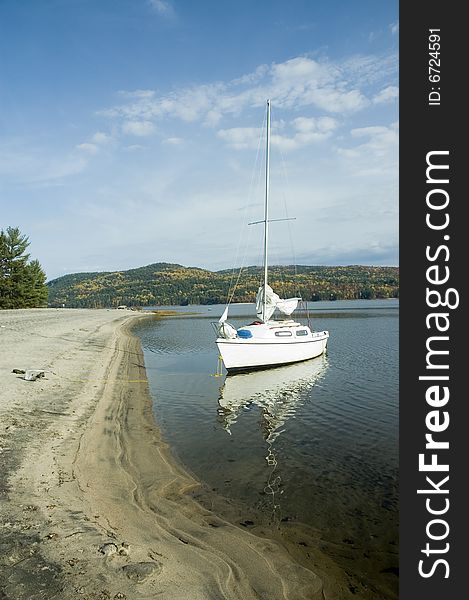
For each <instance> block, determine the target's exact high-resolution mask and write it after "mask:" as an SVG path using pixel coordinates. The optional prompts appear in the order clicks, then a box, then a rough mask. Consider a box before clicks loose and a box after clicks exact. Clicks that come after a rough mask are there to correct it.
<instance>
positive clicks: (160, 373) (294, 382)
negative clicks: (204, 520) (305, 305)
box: [136, 300, 399, 598]
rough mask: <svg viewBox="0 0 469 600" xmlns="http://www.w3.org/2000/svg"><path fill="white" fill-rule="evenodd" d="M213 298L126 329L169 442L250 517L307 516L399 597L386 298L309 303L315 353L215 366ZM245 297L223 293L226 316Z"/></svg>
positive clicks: (246, 317) (332, 546)
mask: <svg viewBox="0 0 469 600" xmlns="http://www.w3.org/2000/svg"><path fill="white" fill-rule="evenodd" d="M165 308H166V307H165ZM223 308H224V307H222V306H211V307H206V306H200V307H194V306H190V307H184V308H182V307H174V309H175V310H177V311H178V312H180V313H181V315H180V316H177V317H173V318H165V319H161V320H151V321H147V322H142V323H141V324H139V326H138V328H137V329H136V333H137V334H138V335H139V336H140V338H141V340H142V346H143V349H144V355H145V364H146V368H147V373H148V378H149V383H150V389H151V392H152V396H153V398H154V408H155V414H156V418H157V421H158V423H159V425H160V426H161V428H162V430H163V433H164V435H165V438H166V440H167V441H168V442H169V444H170V445H171V448H172V449H173V452H174V454H175V455H176V456H177V457H178V459H179V460H180V461H181V462H182V463H183V464H184V465H185V466H186V467H187V468H188V469H189V470H190V471H192V472H193V473H194V474H195V476H196V477H197V478H199V479H200V480H201V481H203V482H204V483H205V484H206V485H207V487H208V488H209V489H211V490H213V491H214V492H216V493H217V494H219V495H222V496H224V497H226V498H228V499H230V500H232V501H233V503H236V505H237V506H238V507H239V506H241V507H245V508H246V514H248V515H255V517H251V520H254V519H256V520H259V519H260V520H264V522H265V523H268V524H270V525H271V526H272V525H278V527H279V529H281V526H282V524H284V523H299V524H305V525H306V526H309V528H313V529H314V531H315V532H316V535H317V537H318V539H319V540H320V541H321V547H322V550H323V551H324V552H325V553H326V554H328V555H329V556H330V557H331V558H333V560H334V561H336V562H337V563H338V564H339V565H340V566H341V568H342V569H344V570H345V571H346V572H347V573H352V574H353V575H354V576H356V577H358V579H359V580H362V581H366V584H368V585H369V586H371V589H376V590H378V591H379V594H378V592H377V595H376V597H377V598H378V597H389V598H393V597H397V596H396V594H397V564H398V557H397V552H398V546H397V543H398V537H397V536H398V531H397V529H398V505H397V478H398V315H399V303H398V301H397V300H374V301H365V300H362V301H337V302H317V303H312V304H311V305H310V311H311V316H312V317H313V319H312V325H313V328H314V329H316V330H323V329H327V330H329V332H330V339H329V345H328V351H327V355H326V356H323V357H319V358H317V359H313V360H311V361H307V362H305V363H299V364H297V365H291V366H287V367H281V368H277V369H270V370H267V371H260V372H255V373H250V374H244V375H232V376H226V375H223V376H222V377H216V376H214V375H215V374H216V373H217V368H218V366H219V365H218V364H217V362H218V358H217V357H218V353H217V348H216V346H215V343H214V337H215V336H214V332H213V330H212V327H211V325H210V322H211V321H215V320H217V319H218V318H219V316H220V315H221V313H222V312H223ZM252 308H253V307H252V305H234V306H233V307H232V308H230V316H229V321H230V322H232V323H233V324H234V325H236V326H239V325H241V324H244V323H246V322H249V321H250V320H252V318H253V314H252V312H251V311H252ZM189 313H197V314H195V315H194V314H189ZM227 516H228V518H229V515H227ZM251 520H248V521H246V523H247V524H250V523H251ZM246 523H245V524H246ZM369 597H371V596H369Z"/></svg>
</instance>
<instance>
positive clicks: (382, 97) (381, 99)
mask: <svg viewBox="0 0 469 600" xmlns="http://www.w3.org/2000/svg"><path fill="white" fill-rule="evenodd" d="M398 97H399V88H398V87H397V86H395V85H388V86H387V87H385V88H384V89H382V90H381V91H379V92H378V93H377V94H375V96H373V100H372V101H373V104H386V103H387V102H392V101H393V100H395V99H396V98H398Z"/></svg>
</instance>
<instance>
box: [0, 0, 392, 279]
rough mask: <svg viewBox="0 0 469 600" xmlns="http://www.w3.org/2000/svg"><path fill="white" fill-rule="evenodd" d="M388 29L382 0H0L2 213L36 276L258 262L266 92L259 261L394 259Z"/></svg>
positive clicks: (388, 13) (0, 220)
mask: <svg viewBox="0 0 469 600" xmlns="http://www.w3.org/2000/svg"><path fill="white" fill-rule="evenodd" d="M398 35H399V25H398V3H397V2H394V1H393V2H391V1H387V0H383V1H381V2H371V1H364V0H355V1H345V0H343V1H329V2H315V1H313V0H309V1H306V0H305V1H300V0H289V1H288V2H286V1H279V0H274V1H270V2H267V1H264V0H260V1H259V2H251V1H247V0H246V1H237V2H228V1H224V0H218V1H208V0H200V1H199V2H194V1H191V0H174V1H173V0H171V1H170V0H99V1H96V0H41V2H38V1H36V0H21V2H18V1H17V0H0V54H1V57H2V58H1V61H0V228H4V227H7V226H9V225H11V226H18V227H20V229H21V230H22V232H24V233H26V234H27V235H28V236H29V238H30V241H31V246H30V251H31V254H32V255H33V257H34V258H38V259H39V261H40V262H41V264H42V266H43V267H44V269H45V271H46V274H47V276H48V278H49V279H52V278H55V277H58V276H60V275H63V274H66V273H72V272H82V271H104V270H124V269H128V268H133V267H138V266H143V265H146V264H150V263H152V262H160V261H164V262H177V263H180V264H183V265H187V266H199V267H205V268H209V269H224V268H231V267H233V266H234V265H235V263H239V262H240V261H241V260H243V261H244V262H245V263H246V264H254V263H259V259H260V255H259V250H260V239H258V238H260V236H261V230H262V228H261V226H257V227H251V228H245V227H244V225H245V223H246V222H247V221H249V220H251V221H253V220H259V219H260V218H262V206H263V190H262V185H261V184H260V179H259V178H258V177H257V170H256V169H255V165H256V164H257V166H258V167H260V166H261V162H260V159H259V158H258V145H259V139H260V128H261V127H262V124H263V120H264V115H265V102H266V99H267V98H270V99H271V102H272V163H271V167H272V181H271V205H272V211H271V216H272V218H282V217H284V216H286V215H288V216H294V217H296V220H295V221H292V222H288V223H284V224H281V223H279V224H272V228H271V230H272V231H271V235H272V237H271V239H272V245H271V255H272V262H275V263H291V262H292V261H293V260H295V261H296V262H298V263H301V264H325V265H337V264H374V265H397V264H398V160H397V159H398ZM246 231H248V233H247V234H245V232H246ZM243 235H244V237H242V236H243ZM248 240H249V244H248V245H247V246H246V249H245V250H244V242H245V241H248Z"/></svg>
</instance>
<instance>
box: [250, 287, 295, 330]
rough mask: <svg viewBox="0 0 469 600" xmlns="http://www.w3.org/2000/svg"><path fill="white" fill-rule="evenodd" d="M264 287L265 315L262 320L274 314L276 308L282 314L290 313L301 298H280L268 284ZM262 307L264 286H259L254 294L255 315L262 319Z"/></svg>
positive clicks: (266, 319) (265, 320)
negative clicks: (255, 294)
mask: <svg viewBox="0 0 469 600" xmlns="http://www.w3.org/2000/svg"><path fill="white" fill-rule="evenodd" d="M265 289H266V300H265V315H264V322H267V321H268V320H269V319H270V317H271V316H272V315H273V314H274V311H275V309H276V308H278V309H279V311H280V312H282V313H283V314H284V315H291V314H292V312H293V311H294V310H295V308H296V307H297V306H298V301H299V300H301V298H287V299H285V300H284V299H282V298H280V296H279V295H278V294H276V293H275V292H274V290H273V289H272V288H271V287H270V285H267V286H265ZM263 309H264V286H263V285H262V286H261V287H260V288H259V291H258V292H257V296H256V313H257V316H258V317H259V318H260V319H262V312H263Z"/></svg>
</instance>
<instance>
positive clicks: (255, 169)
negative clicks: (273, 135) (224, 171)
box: [227, 115, 267, 305]
mask: <svg viewBox="0 0 469 600" xmlns="http://www.w3.org/2000/svg"><path fill="white" fill-rule="evenodd" d="M266 118H267V117H266V116H265V115H264V119H263V123H262V127H261V129H260V132H259V139H258V142H257V151H256V160H255V162H254V167H253V170H252V173H251V182H250V185H249V194H248V204H247V206H246V210H245V215H244V216H245V219H244V223H243V227H242V229H241V233H240V237H239V242H238V249H237V253H236V261H237V260H238V258H239V251H240V247H241V241H242V238H243V236H244V232H245V230H246V229H247V231H248V234H247V239H246V241H245V244H244V253H243V258H242V260H241V265H240V268H239V271H238V276H237V279H236V282H235V285H234V287H233V289H232V290H231V287H232V283H233V276H234V271H235V268H233V270H232V275H231V280H230V285H229V289H228V295H227V305H229V304H231V302H232V300H233V298H234V295H235V293H236V289H237V287H238V285H239V281H240V279H241V274H242V272H243V269H244V267H245V263H246V256H247V248H248V242H249V240H250V237H251V231H250V229H249V228H247V227H246V222H247V221H248V219H247V209H249V208H250V209H251V210H252V209H253V206H252V195H253V188H254V187H255V181H254V179H255V174H256V173H257V179H258V181H257V186H256V187H257V188H258V187H259V181H260V175H259V172H260V170H259V168H258V162H259V156H260V150H261V143H262V140H263V132H264V129H265V122H266Z"/></svg>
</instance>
